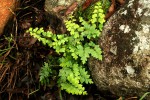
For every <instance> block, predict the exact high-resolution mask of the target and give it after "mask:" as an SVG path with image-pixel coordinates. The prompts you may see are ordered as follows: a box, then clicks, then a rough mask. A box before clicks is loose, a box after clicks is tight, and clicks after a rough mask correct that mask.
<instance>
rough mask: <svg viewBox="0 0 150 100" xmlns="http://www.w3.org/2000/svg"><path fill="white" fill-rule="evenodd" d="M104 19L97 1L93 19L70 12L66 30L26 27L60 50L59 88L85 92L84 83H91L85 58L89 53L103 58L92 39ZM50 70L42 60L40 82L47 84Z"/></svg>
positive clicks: (75, 92) (73, 92)
mask: <svg viewBox="0 0 150 100" xmlns="http://www.w3.org/2000/svg"><path fill="white" fill-rule="evenodd" d="M104 22H105V20H104V14H103V10H102V7H101V3H100V2H97V3H96V5H95V9H94V11H93V15H92V19H90V20H89V21H85V20H84V19H83V18H82V17H79V18H78V19H75V18H74V17H73V16H71V17H70V18H69V19H68V20H67V21H66V22H65V25H66V28H67V31H68V33H67V34H53V33H52V32H50V31H47V32H45V31H44V30H43V28H35V29H33V28H30V29H29V30H28V32H30V34H31V35H32V36H33V37H35V38H37V39H38V40H39V41H41V42H42V43H43V44H44V45H48V46H49V47H51V48H53V49H54V50H55V51H56V52H57V53H58V54H61V56H60V58H59V59H58V60H59V65H60V66H61V69H60V70H59V75H58V76H59V79H58V86H59V87H60V88H61V90H65V91H67V92H68V93H71V94H76V95H86V94H87V92H86V91H85V88H84V87H83V84H92V83H93V81H92V79H91V78H90V75H89V73H88V71H87V67H86V62H87V60H88V58H89V57H90V56H92V57H95V58H97V59H99V60H102V51H101V49H100V47H99V45H96V44H95V43H94V42H93V41H92V40H94V39H95V38H98V37H99V36H100V31H101V30H102V27H103V23H104ZM77 23H78V24H77ZM50 74H51V70H50V68H49V67H48V64H47V63H44V67H42V69H41V73H40V82H41V83H42V84H47V83H48V82H49V81H48V77H49V76H50Z"/></svg>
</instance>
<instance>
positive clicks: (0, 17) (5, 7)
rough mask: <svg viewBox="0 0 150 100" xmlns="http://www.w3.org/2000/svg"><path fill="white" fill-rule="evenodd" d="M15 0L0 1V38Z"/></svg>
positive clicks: (11, 12)
mask: <svg viewBox="0 0 150 100" xmlns="http://www.w3.org/2000/svg"><path fill="white" fill-rule="evenodd" d="M16 2H17V0H0V36H1V35H2V33H3V30H4V27H5V25H6V23H7V21H8V20H9V18H10V17H11V16H12V14H13V11H14V8H15V6H16Z"/></svg>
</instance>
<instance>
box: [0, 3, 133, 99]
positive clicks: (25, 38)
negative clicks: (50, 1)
mask: <svg viewBox="0 0 150 100" xmlns="http://www.w3.org/2000/svg"><path fill="white" fill-rule="evenodd" d="M44 2H45V0H20V8H18V9H17V10H16V12H15V16H14V17H13V18H12V19H10V21H9V22H8V24H7V26H6V27H5V30H4V34H3V35H2V36H1V39H0V50H1V51H0V100H28V99H29V100H30V99H35V100H60V94H61V95H62V98H63V100H116V99H118V98H119V97H117V96H115V95H113V94H111V93H109V92H108V91H106V92H101V91H99V90H98V89H97V87H96V86H95V85H94V84H93V85H86V86H85V87H86V90H87V91H88V95H87V96H73V95H71V94H67V93H66V92H64V91H61V93H60V90H59V88H58V87H57V85H56V81H55V80H52V86H48V87H47V88H45V87H43V86H41V85H40V83H39V71H40V68H41V66H42V64H43V62H44V61H46V59H47V56H48V55H49V54H51V55H55V53H54V52H53V50H52V49H50V48H49V47H46V46H43V45H42V44H41V43H40V42H38V41H36V39H34V38H33V37H31V36H30V35H29V33H27V32H26V30H27V29H28V28H30V27H33V28H35V27H44V29H45V30H47V29H48V28H49V25H50V26H51V27H52V29H53V30H54V31H56V32H58V33H59V29H57V27H58V26H59V22H60V21H59V19H58V18H57V17H56V16H53V15H49V14H48V13H47V12H45V11H44ZM120 100H122V99H120ZM132 100H134V99H132Z"/></svg>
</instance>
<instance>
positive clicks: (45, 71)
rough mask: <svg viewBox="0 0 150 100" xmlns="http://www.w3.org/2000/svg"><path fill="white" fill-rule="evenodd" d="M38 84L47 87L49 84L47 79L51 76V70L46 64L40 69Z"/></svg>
mask: <svg viewBox="0 0 150 100" xmlns="http://www.w3.org/2000/svg"><path fill="white" fill-rule="evenodd" d="M39 75H40V82H41V84H42V85H48V84H49V83H50V82H49V77H50V76H51V75H52V70H51V68H50V66H49V65H48V63H46V62H45V63H44V65H43V67H42V68H41V71H40V74H39Z"/></svg>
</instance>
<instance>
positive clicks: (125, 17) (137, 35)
mask: <svg viewBox="0 0 150 100" xmlns="http://www.w3.org/2000/svg"><path fill="white" fill-rule="evenodd" d="M127 1H128V2H127V3H126V5H124V6H123V7H122V8H121V9H120V10H119V11H117V12H116V13H115V14H114V15H113V16H112V17H111V18H110V19H109V20H108V21H107V23H106V24H105V25H104V29H103V32H102V36H101V37H100V39H99V45H100V46H101V48H102V49H103V61H98V60H96V59H94V58H90V59H89V66H90V70H91V74H92V77H93V80H94V82H95V84H96V85H97V87H98V88H99V89H100V90H101V91H104V90H106V91H107V90H108V91H111V92H112V93H114V94H116V95H118V96H142V95H143V94H144V93H145V92H148V91H150V6H149V5H150V0H127ZM147 98H150V96H149V97H147ZM147 100H148V99H147Z"/></svg>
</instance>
